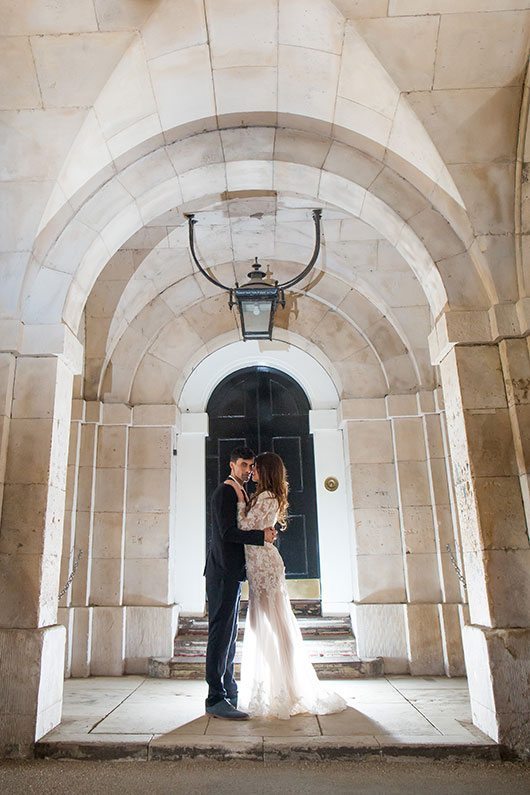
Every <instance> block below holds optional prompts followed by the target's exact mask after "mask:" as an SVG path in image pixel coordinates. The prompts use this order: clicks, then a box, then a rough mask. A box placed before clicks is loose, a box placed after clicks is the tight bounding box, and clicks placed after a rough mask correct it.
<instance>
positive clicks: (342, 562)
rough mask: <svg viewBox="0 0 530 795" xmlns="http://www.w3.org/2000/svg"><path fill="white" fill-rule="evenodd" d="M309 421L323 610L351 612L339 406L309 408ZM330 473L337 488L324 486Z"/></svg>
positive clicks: (349, 554) (350, 568) (346, 512)
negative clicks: (334, 489)
mask: <svg viewBox="0 0 530 795" xmlns="http://www.w3.org/2000/svg"><path fill="white" fill-rule="evenodd" d="M309 423H310V430H311V433H312V435H313V445H314V453H315V479H316V496H317V513H318V528H319V550H320V586H321V589H322V613H323V615H337V614H348V613H349V610H350V603H351V601H352V599H353V583H352V563H351V552H352V550H351V533H350V527H349V522H348V508H347V494H348V490H347V483H346V469H345V466H344V443H343V435H342V430H340V429H339V428H338V424H337V411H336V409H319V410H312V411H310V412H309ZM328 476H333V477H335V478H337V480H338V483H339V486H338V488H337V490H336V491H333V492H330V491H328V490H327V489H326V488H325V486H324V481H325V479H326V478H327V477H328Z"/></svg>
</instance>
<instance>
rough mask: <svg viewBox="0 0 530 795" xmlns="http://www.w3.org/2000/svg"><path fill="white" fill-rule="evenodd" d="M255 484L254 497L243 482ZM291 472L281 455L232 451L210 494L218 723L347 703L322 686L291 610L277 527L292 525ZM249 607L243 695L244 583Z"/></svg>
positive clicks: (211, 641) (211, 630) (212, 658)
mask: <svg viewBox="0 0 530 795" xmlns="http://www.w3.org/2000/svg"><path fill="white" fill-rule="evenodd" d="M250 478H252V480H253V481H254V483H255V484H256V490H255V492H254V494H253V495H252V496H251V497H249V495H248V494H247V492H246V489H245V485H246V483H247V482H248V481H249V479H250ZM288 491H289V486H288V482H287V474H286V471H285V466H284V463H283V461H282V459H281V458H280V456H278V455H276V454H275V453H261V454H260V455H258V456H256V457H255V456H254V453H253V452H252V450H250V449H249V448H248V447H237V448H235V449H234V450H232V452H231V454H230V474H229V476H228V477H227V479H226V480H225V481H224V482H223V483H221V484H220V485H219V486H218V487H217V488H216V490H215V491H214V493H213V496H212V541H211V546H210V549H209V552H208V556H207V559H206V567H205V571H204V573H205V575H206V594H207V597H208V646H207V649H206V681H207V683H208V697H207V699H206V712H207V714H209V715H212V716H213V717H214V718H226V719H228V720H247V719H248V718H249V717H275V718H289V717H290V716H291V715H297V714H299V713H310V714H313V715H325V714H329V713H332V712H340V711H341V710H343V709H345V708H346V706H347V704H346V701H345V700H344V699H343V698H342V697H341V696H339V695H338V694H336V693H330V692H328V691H327V690H326V689H325V688H324V687H323V686H322V684H321V683H320V682H319V680H318V678H317V675H316V673H315V670H314V668H313V666H312V665H311V663H310V661H309V657H308V654H307V652H306V651H305V649H304V645H303V639H302V633H301V632H300V628H299V626H298V623H297V621H296V618H295V616H294V613H293V611H292V609H291V603H290V601H289V595H288V593H287V584H286V579H285V567H284V564H283V560H282V557H281V555H280V553H279V552H278V550H277V548H276V547H275V546H274V542H275V540H276V537H277V531H276V529H275V525H279V526H280V528H281V529H282V530H284V529H285V527H286V521H287V508H288ZM246 578H248V583H249V603H248V612H247V620H246V624H245V634H244V638H243V653H242V661H241V681H240V687H239V691H238V686H237V682H236V680H235V678H234V657H235V652H236V641H237V619H238V611H239V600H240V596H241V583H242V581H244V580H245V579H246Z"/></svg>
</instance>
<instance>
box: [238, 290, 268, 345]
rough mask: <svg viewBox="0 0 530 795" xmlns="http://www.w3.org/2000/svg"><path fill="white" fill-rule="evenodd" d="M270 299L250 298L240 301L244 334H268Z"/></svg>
mask: <svg viewBox="0 0 530 795" xmlns="http://www.w3.org/2000/svg"><path fill="white" fill-rule="evenodd" d="M271 310H272V301H263V300H259V299H250V300H242V301H241V314H242V316H243V325H244V332H245V335H250V334H252V335H254V334H255V335H260V336H261V335H263V336H264V337H268V336H269V328H270V321H271Z"/></svg>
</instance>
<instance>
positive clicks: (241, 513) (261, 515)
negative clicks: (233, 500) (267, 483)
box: [238, 492, 278, 530]
mask: <svg viewBox="0 0 530 795" xmlns="http://www.w3.org/2000/svg"><path fill="white" fill-rule="evenodd" d="M277 515H278V500H277V499H276V497H273V496H272V495H271V494H269V493H268V492H262V493H261V494H260V495H259V497H258V499H257V500H256V502H255V503H254V505H253V506H252V508H251V509H250V511H249V512H248V514H247V515H245V509H244V506H241V508H240V509H239V510H238V524H239V527H240V529H241V530H263V529H265V527H273V525H274V523H275V522H276V517H277Z"/></svg>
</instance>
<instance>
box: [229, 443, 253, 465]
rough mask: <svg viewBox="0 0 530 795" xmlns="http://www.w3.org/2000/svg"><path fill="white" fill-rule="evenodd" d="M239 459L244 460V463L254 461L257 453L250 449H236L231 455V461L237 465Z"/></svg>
mask: <svg viewBox="0 0 530 795" xmlns="http://www.w3.org/2000/svg"><path fill="white" fill-rule="evenodd" d="M238 458H242V459H243V460H244V461H250V460H251V459H252V460H254V458H256V453H255V452H254V450H251V449H250V447H234V449H233V450H232V451H231V453H230V461H231V462H232V464H235V462H236V461H237V460H238Z"/></svg>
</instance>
